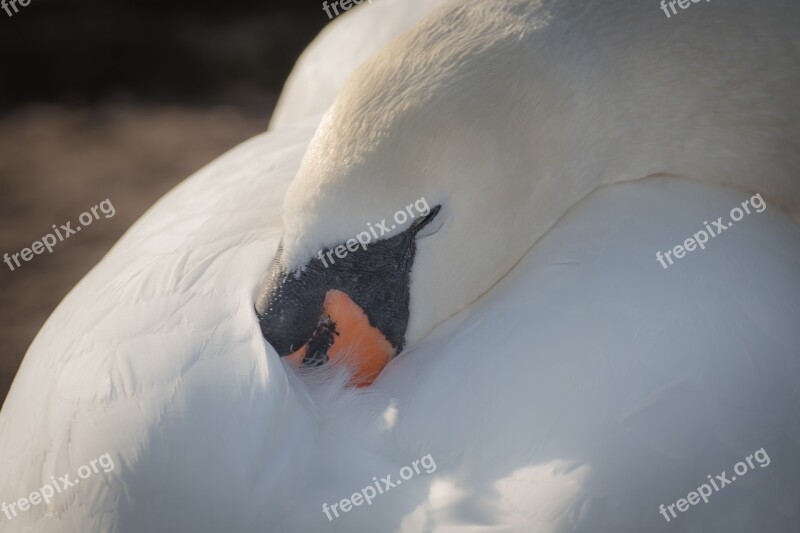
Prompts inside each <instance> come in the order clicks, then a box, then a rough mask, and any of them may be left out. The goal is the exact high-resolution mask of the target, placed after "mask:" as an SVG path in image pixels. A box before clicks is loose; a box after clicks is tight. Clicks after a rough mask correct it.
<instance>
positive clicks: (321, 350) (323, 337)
mask: <svg viewBox="0 0 800 533" xmlns="http://www.w3.org/2000/svg"><path fill="white" fill-rule="evenodd" d="M338 335H339V332H338V331H336V323H335V322H334V321H333V320H331V318H330V317H329V316H328V315H322V316H321V317H320V319H319V324H317V327H316V329H315V330H314V333H312V334H311V339H309V341H308V350H307V351H306V355H305V358H304V359H303V364H305V365H307V366H320V365H322V364H323V363H326V362H328V350H330V348H331V346H333V343H334V342H335V339H334V337H335V336H338Z"/></svg>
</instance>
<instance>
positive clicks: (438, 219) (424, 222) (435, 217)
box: [411, 205, 447, 239]
mask: <svg viewBox="0 0 800 533" xmlns="http://www.w3.org/2000/svg"><path fill="white" fill-rule="evenodd" d="M441 209H442V206H441V205H437V206H435V207H434V208H433V209H431V212H430V213H428V214H427V215H425V217H424V218H421V219H419V220H418V221H417V222H416V223H414V225H413V226H411V231H412V232H413V233H414V234H415V235H416V237H417V239H424V238H425V237H429V236H431V235H433V234H434V233H436V232H437V231H439V230H440V229H442V226H444V221H445V219H446V218H447V217H446V216H445V215H443V214H441Z"/></svg>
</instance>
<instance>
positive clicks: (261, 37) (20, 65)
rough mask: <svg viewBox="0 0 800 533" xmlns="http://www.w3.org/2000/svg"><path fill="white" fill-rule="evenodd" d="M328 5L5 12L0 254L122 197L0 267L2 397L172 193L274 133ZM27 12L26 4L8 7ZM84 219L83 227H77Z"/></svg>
mask: <svg viewBox="0 0 800 533" xmlns="http://www.w3.org/2000/svg"><path fill="white" fill-rule="evenodd" d="M320 6H321V3H320V2H318V1H317V0H310V1H308V2H302V3H291V2H281V3H268V2H263V1H262V2H255V1H253V2H245V1H242V2H235V3H232V2H226V3H223V2H210V1H197V0H195V1H191V2H190V1H161V2H155V1H141V0H137V1H135V2H134V1H133V0H128V1H125V0H104V1H102V2H100V1H99V0H98V1H88V0H86V1H79V0H60V1H56V0H31V2H30V4H29V5H28V6H25V7H23V6H20V5H19V3H17V7H18V9H19V12H18V13H16V14H14V15H13V16H12V17H9V16H8V15H7V13H6V12H5V11H3V10H0V254H3V253H6V252H8V253H9V254H13V253H18V252H19V251H20V250H21V249H23V248H26V247H29V246H30V245H31V243H32V242H33V241H35V240H38V239H40V238H41V237H42V236H43V235H45V234H46V233H48V232H49V231H50V230H51V227H52V225H53V224H56V225H60V224H64V223H66V222H67V221H76V220H77V217H78V215H80V214H81V213H82V212H83V211H86V210H88V209H90V208H91V207H92V206H95V205H97V204H98V203H100V202H101V201H102V200H104V199H106V198H109V199H110V201H111V203H112V204H113V205H114V207H115V208H116V214H115V216H114V217H113V218H109V219H106V218H104V217H102V216H101V218H100V220H98V221H96V222H95V223H94V224H92V226H91V227H90V228H87V229H86V231H83V232H81V233H80V234H76V235H73V236H71V237H70V238H69V239H68V240H65V241H64V242H62V243H59V244H58V245H57V246H56V247H55V248H54V250H53V253H52V254H48V253H46V252H45V253H43V254H42V255H37V256H34V257H33V259H32V260H31V261H30V262H27V263H24V262H23V263H22V266H21V267H19V268H16V267H15V270H14V271H13V272H12V271H10V270H9V268H8V266H6V264H5V263H0V340H2V352H0V401H2V400H4V399H5V396H6V393H7V392H8V388H9V386H10V385H11V382H12V380H13V378H14V374H15V373H16V371H17V368H18V366H19V363H20V362H21V360H22V357H23V355H24V354H25V351H26V350H27V348H28V346H29V345H30V343H31V341H32V340H33V337H34V335H35V334H36V332H37V331H38V330H39V328H41V326H42V324H44V321H45V320H46V319H47V317H48V316H49V314H50V313H51V312H52V311H53V309H54V308H55V307H56V305H58V303H59V302H60V301H61V299H62V298H63V297H64V296H65V295H66V293H67V292H68V291H69V290H70V289H71V288H72V287H73V286H74V285H75V284H76V283H77V282H78V281H79V280H80V279H81V278H82V277H83V276H84V275H85V274H86V273H87V272H88V271H89V269H90V268H91V267H92V266H94V265H95V264H96V263H97V262H98V261H99V260H100V258H102V256H103V255H104V254H105V253H106V252H107V251H108V249H109V248H110V247H111V245H112V244H114V242H115V241H116V240H117V239H118V238H119V237H120V236H121V235H122V234H123V233H124V232H125V230H126V229H127V228H128V227H129V226H130V225H131V224H132V223H133V222H134V221H135V220H136V219H137V218H139V216H140V215H141V214H142V213H143V212H144V211H145V210H146V209H147V208H148V207H149V206H150V205H152V204H153V203H154V202H155V200H157V199H158V198H159V197H161V196H162V195H163V194H164V193H165V192H167V191H168V190H169V189H171V188H172V187H174V186H175V185H176V184H177V183H178V182H180V181H181V180H183V179H184V178H186V177H187V176H189V175H190V174H191V173H192V172H194V171H195V170H198V169H199V168H200V167H202V166H203V165H205V164H206V163H208V162H209V161H211V160H212V159H214V158H215V157H217V156H219V155H221V154H222V153H224V152H225V151H227V150H228V149H230V148H232V147H233V146H235V145H237V144H239V143H240V142H242V141H244V140H246V139H248V138H250V137H252V136H253V135H255V134H256V133H259V132H261V131H264V130H265V129H266V127H267V123H268V121H269V117H270V114H271V112H272V109H273V107H274V105H275V101H276V99H277V96H278V94H279V93H280V90H281V88H282V85H283V82H284V81H285V79H286V76H287V75H288V73H289V71H290V70H291V67H292V65H293V64H294V62H295V60H296V59H297V57H298V56H299V54H300V53H301V52H302V50H303V49H304V48H305V46H306V45H307V44H308V43H309V42H310V41H311V40H312V39H313V38H314V36H315V35H316V34H317V33H318V32H319V30H320V29H321V28H322V27H323V26H324V25H325V24H326V23H327V22H328V18H327V16H325V14H324V12H323V11H322V9H321V7H320ZM10 9H11V11H12V13H13V8H10ZM75 223H76V222H73V225H74V224H75Z"/></svg>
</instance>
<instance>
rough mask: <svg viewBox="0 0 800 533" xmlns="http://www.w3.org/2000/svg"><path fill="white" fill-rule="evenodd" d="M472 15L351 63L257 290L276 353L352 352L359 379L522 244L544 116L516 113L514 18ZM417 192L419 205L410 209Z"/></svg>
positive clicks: (492, 276)
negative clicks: (356, 65) (354, 66)
mask: <svg viewBox="0 0 800 533" xmlns="http://www.w3.org/2000/svg"><path fill="white" fill-rule="evenodd" d="M455 9H456V10H457V11H458V10H459V9H460V8H458V7H456V8H455ZM483 15H485V13H483V12H478V13H471V12H461V11H459V12H458V13H457V15H456V16H453V17H441V18H436V17H434V18H433V19H430V20H429V21H428V22H427V23H423V24H421V25H420V26H418V27H417V29H415V30H414V31H412V32H411V33H409V34H406V35H405V36H403V37H401V38H400V39H399V40H397V41H395V42H394V43H392V44H390V45H389V46H388V47H386V48H384V49H383V51H381V52H380V53H379V54H377V55H376V56H374V57H373V58H372V59H371V60H370V61H368V62H367V63H366V64H365V65H364V66H362V67H361V68H360V69H359V70H358V71H357V72H356V73H355V74H354V76H353V77H352V78H351V79H350V80H349V82H348V83H347V84H346V86H345V87H344V89H343V90H342V91H341V92H340V94H339V95H338V97H337V99H336V100H335V102H334V104H333V106H332V107H331V109H330V110H329V111H328V113H327V114H326V115H325V116H324V117H323V119H322V121H321V123H320V125H319V127H318V129H317V131H316V133H315V135H314V137H313V139H312V140H311V143H310V145H309V147H308V149H307V151H306V153H305V155H304V157H303V160H302V162H301V164H300V168H299V169H298V172H297V174H296V176H295V179H294V180H293V181H292V184H291V185H290V187H289V190H288V192H287V194H286V197H285V199H284V205H283V223H284V231H283V236H282V239H281V248H280V250H279V251H278V254H277V256H276V258H275V260H274V262H273V264H272V266H271V268H270V271H269V272H268V274H267V276H266V279H265V282H264V283H263V285H262V287H261V289H260V292H259V295H258V297H257V303H256V311H257V314H258V317H259V319H260V323H261V327H262V332H263V334H264V337H265V339H266V340H267V341H269V342H270V343H271V344H272V345H273V347H274V348H275V349H276V350H277V351H278V353H279V354H280V355H282V356H286V357H290V358H292V359H294V360H295V361H297V362H304V363H306V364H311V365H317V364H320V363H323V362H325V361H327V360H331V359H340V360H342V361H345V360H352V359H353V358H354V359H355V361H356V363H355V373H356V379H355V384H357V385H363V384H368V383H370V382H371V380H372V378H373V377H374V375H375V374H376V373H377V371H379V370H380V369H381V368H383V366H384V365H385V364H386V362H388V360H389V359H390V358H391V357H392V356H393V355H395V354H397V353H398V352H399V351H400V350H402V349H403V347H404V346H406V345H408V344H410V343H412V342H414V341H416V340H418V339H421V338H422V337H424V336H425V335H426V334H427V333H428V332H430V331H431V330H432V329H433V328H434V327H435V326H436V325H437V324H438V323H440V322H442V321H443V320H445V319H446V318H448V317H450V316H452V315H454V314H455V313H457V312H458V311H459V310H461V309H463V308H464V307H466V306H467V305H469V304H470V303H471V302H472V301H474V300H475V299H476V298H478V297H479V296H480V295H481V294H483V293H484V292H486V291H487V290H488V289H489V288H490V287H491V286H492V285H494V284H495V283H496V282H497V281H498V280H499V279H500V278H501V277H502V276H503V275H505V274H506V273H507V272H508V271H509V270H511V268H512V267H513V266H514V264H516V263H517V262H518V261H519V259H520V258H521V257H522V256H523V255H524V253H525V252H526V251H527V250H528V248H530V246H531V241H532V233H533V232H534V230H535V229H536V225H535V224H530V223H529V222H530V220H529V219H528V218H526V217H525V214H524V213H526V209H527V208H528V207H530V205H529V201H530V198H531V197H532V196H533V193H534V191H533V187H532V185H530V180H526V179H521V178H523V177H526V176H527V175H528V174H529V173H530V172H531V169H532V168H534V167H535V166H536V163H537V162H539V163H541V162H542V161H543V160H544V159H545V157H546V156H547V155H548V154H552V153H553V152H556V150H554V148H553V143H554V141H553V140H552V139H551V138H550V135H551V133H552V130H549V131H548V132H547V135H544V134H542V135H541V142H540V143H538V144H537V143H536V138H535V137H534V136H531V135H530V132H529V131H525V128H531V127H534V128H536V129H537V131H538V129H541V128H542V127H544V128H546V127H547V126H549V124H542V123H541V121H540V122H536V123H534V122H533V121H530V120H527V119H524V118H523V119H522V120H520V119H519V116H520V109H521V106H523V105H526V104H525V99H526V98H529V95H527V93H526V92H525V91H524V90H522V89H520V87H522V85H523V84H522V83H520V82H519V80H514V79H513V78H514V76H517V75H518V74H516V72H518V71H520V69H516V68H513V69H511V70H509V67H508V65H507V64H505V63H504V62H503V61H500V60H499V59H501V58H503V57H504V56H505V55H507V54H506V51H505V47H506V46H511V45H514V43H516V42H517V41H518V40H519V38H520V37H519V34H521V32H518V31H517V30H516V28H517V26H518V23H517V22H516V21H515V19H513V18H511V19H508V20H505V19H503V18H500V19H497V18H492V17H489V18H488V19H487V18H486V17H484V16H483ZM463 17H470V18H471V19H473V20H470V21H466V22H465V21H464V20H463ZM487 21H488V22H487ZM481 25H483V26H486V27H483V28H481V27H480V26H481ZM457 41H463V42H461V43H459V42H457ZM521 61H523V62H524V61H527V58H523V59H521ZM509 72H510V73H509ZM497 80H503V82H502V84H501V85H498V82H497ZM499 86H502V87H505V88H507V89H504V90H505V93H504V94H498V93H497V90H498V87H499ZM508 88H510V89H508ZM541 105H543V106H545V107H546V108H547V109H549V110H550V111H554V112H557V111H558V110H557V109H554V107H555V106H553V105H552V102H543V103H542V104H541ZM531 139H533V141H531ZM531 146H534V147H537V146H538V148H539V150H540V151H539V152H538V153H537V152H536V151H535V150H532V149H531ZM559 153H560V152H559ZM539 167H540V168H541V165H539ZM507 183H516V184H517V186H515V187H509V186H507ZM423 201H424V204H425V205H426V206H429V209H430V212H428V213H425V212H424V210H423V211H422V212H420V211H419V210H416V209H413V208H414V206H415V205H416V203H417V202H420V203H421V202H423ZM404 211H405V212H407V213H408V214H409V216H407V217H403V216H400V215H398V217H397V218H395V215H396V214H398V213H402V212H404ZM412 211H414V213H412ZM528 212H536V211H535V210H533V211H528ZM412 215H413V216H412ZM379 225H380V226H381V228H380V229H379V230H378V231H377V233H379V234H378V235H375V233H373V236H374V237H376V238H373V239H372V240H371V241H370V243H369V245H368V246H367V247H366V248H363V247H361V246H359V243H360V242H361V240H362V239H360V238H359V236H363V235H365V232H368V231H372V229H374V228H377V227H378V226H379ZM501 228H502V232H500V231H499V229H501ZM336 250H338V251H339V252H344V251H345V250H347V252H346V253H339V254H337V253H335V252H336ZM331 251H333V252H334V253H333V255H330V252H331ZM337 256H344V257H337ZM331 259H333V260H334V262H333V264H331V263H332V262H331ZM326 263H327V264H326ZM349 356H352V357H350V358H349Z"/></svg>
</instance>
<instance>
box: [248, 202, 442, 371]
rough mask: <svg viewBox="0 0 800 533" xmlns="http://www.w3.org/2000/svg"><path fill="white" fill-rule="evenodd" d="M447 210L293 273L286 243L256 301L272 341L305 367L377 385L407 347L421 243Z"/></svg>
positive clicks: (264, 329)
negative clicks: (338, 370) (334, 370)
mask: <svg viewBox="0 0 800 533" xmlns="http://www.w3.org/2000/svg"><path fill="white" fill-rule="evenodd" d="M440 207H441V206H436V207H434V208H433V209H431V210H430V213H429V214H427V215H426V216H425V217H424V218H421V219H419V220H418V221H416V222H415V223H413V224H412V226H411V227H409V228H408V229H406V230H405V231H403V232H402V233H399V234H398V235H393V236H391V237H389V238H386V239H383V240H378V241H376V242H373V243H371V244H370V245H369V247H367V246H364V247H363V248H356V250H355V251H352V250H351V251H350V253H348V254H346V255H345V256H344V257H343V258H342V257H341V256H337V259H336V261H335V262H331V263H330V264H329V263H327V262H323V261H322V260H321V259H320V260H317V258H312V259H311V260H309V261H308V262H307V263H306V264H305V265H304V266H303V268H293V269H290V268H288V267H287V266H286V265H285V264H284V260H283V245H282V244H281V245H279V246H278V251H277V253H276V254H275V258H274V259H273V263H272V266H271V268H270V272H269V273H268V275H267V277H266V279H265V281H264V283H263V286H262V287H261V289H260V290H259V294H258V296H257V298H256V302H255V312H256V316H257V317H258V322H259V326H260V328H261V333H262V335H263V336H264V339H265V340H266V341H267V342H269V343H270V344H271V345H272V347H273V348H274V349H275V351H276V352H278V355H280V356H281V357H286V358H288V359H289V360H290V361H292V362H293V363H295V364H297V365H303V366H320V365H322V364H325V363H330V364H332V365H333V366H339V367H347V368H349V369H350V371H351V374H350V375H351V378H350V385H351V386H356V387H365V386H367V385H369V384H371V383H372V382H373V381H374V380H375V378H376V377H377V376H378V374H380V372H381V370H383V368H384V367H385V366H386V365H387V364H388V363H389V361H390V360H391V359H392V357H394V356H395V355H397V354H398V353H400V352H401V351H402V350H403V346H404V345H405V332H406V327H407V326H408V320H409V312H410V303H409V302H410V283H411V268H412V266H413V265H414V256H415V254H416V238H417V235H419V234H420V231H421V230H422V229H423V228H424V227H425V226H426V225H427V224H428V223H429V222H430V221H431V220H433V218H434V217H435V216H436V214H437V213H438V212H439V209H440ZM354 242H355V241H354ZM348 250H349V249H348ZM328 253H330V252H328ZM319 255H320V256H321V255H322V250H320V254H319ZM329 259H332V258H331V257H330V256H329Z"/></svg>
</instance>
